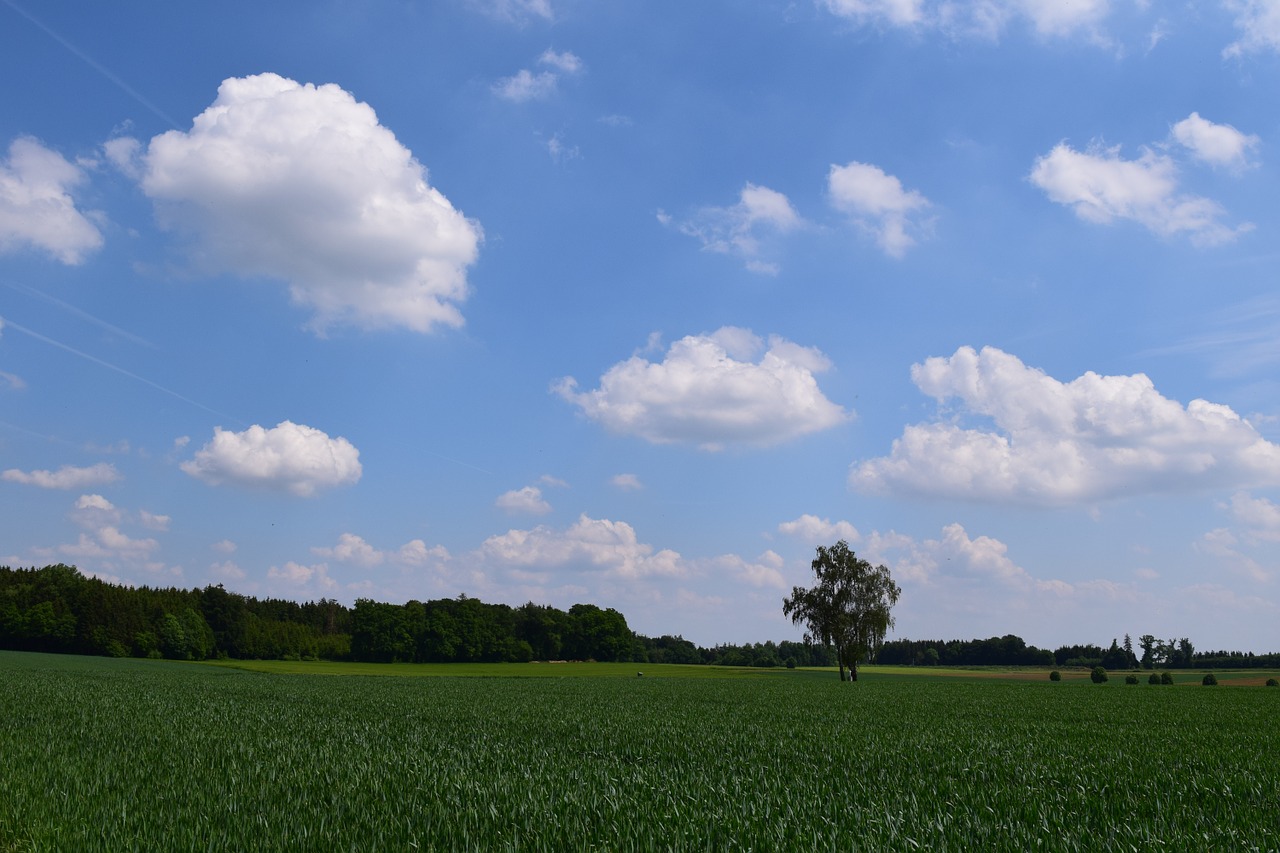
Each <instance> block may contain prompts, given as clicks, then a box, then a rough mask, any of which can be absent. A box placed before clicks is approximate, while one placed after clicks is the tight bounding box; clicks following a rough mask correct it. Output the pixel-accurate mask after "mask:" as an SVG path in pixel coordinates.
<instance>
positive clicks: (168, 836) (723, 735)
mask: <svg viewBox="0 0 1280 853" xmlns="http://www.w3.org/2000/svg"><path fill="white" fill-rule="evenodd" d="M565 666H566V667H571V666H572V665H565ZM636 668H637V667H636V666H634V665H632V666H631V668H630V669H631V677H628V678H623V677H615V678H609V677H585V676H584V677H570V676H569V672H570V669H566V670H565V672H566V676H565V677H540V678H522V677H502V673H503V672H504V671H503V670H502V669H496V670H494V671H493V672H492V673H489V674H491V675H493V676H494V677H487V678H478V677H454V676H448V675H439V676H438V677H430V678H390V677H372V676H367V675H349V676H345V677H334V676H333V675H309V674H297V673H292V674H291V673H274V672H252V671H246V670H243V669H236V668H231V667H215V666H207V665H196V664H179V663H168V662H162V661H135V660H110V659H97V658H76V657H58V656H45V655H35V654H19V653H9V652H0V757H2V758H3V760H2V761H0V850H3V851H9V850H103V851H108V850H109V851H119V850H246V849H275V850H378V849H386V850H413V849H419V850H609V851H613V850H737V849H741V850H762V851H763V850H810V849H818V850H841V851H846V850H857V849H867V850H871V849H874V850H916V849H921V850H976V849H982V850H1152V849H1166V850H1192V849H1194V850H1232V851H1235V850H1277V849H1280V689H1274V688H1272V689H1268V688H1264V687H1242V686H1235V687H1232V686H1225V684H1226V682H1225V681H1224V686H1219V687H1216V688H1212V687H1200V686H1198V684H1179V685H1176V686H1173V687H1160V686H1149V685H1146V684H1145V683H1144V684H1141V685H1137V686H1126V685H1124V684H1123V680H1122V679H1113V680H1112V681H1111V682H1109V683H1108V684H1105V685H1094V684H1091V683H1089V682H1088V681H1087V680H1084V681H1064V682H1061V683H1058V684H1051V683H1049V682H1048V681H1047V680H1035V681H1031V680H1020V679H1002V678H973V677H970V678H960V677H933V678H918V677H912V676H911V675H910V674H908V673H895V672H874V673H869V674H868V677H867V678H866V679H865V680H863V681H860V682H859V683H858V684H856V685H849V684H840V683H839V682H838V681H836V679H835V676H834V675H832V674H828V673H815V672H786V671H777V672H771V673H760V674H758V676H757V677H736V678H709V677H703V678H682V677H674V675H670V674H667V673H664V672H663V671H662V668H648V667H643V666H641V667H639V668H641V669H645V677H644V678H636V677H635V676H634V671H635V669H636ZM505 671H506V672H509V673H515V672H522V670H519V669H516V668H508V669H507V670H505ZM476 674H480V673H471V675H476Z"/></svg>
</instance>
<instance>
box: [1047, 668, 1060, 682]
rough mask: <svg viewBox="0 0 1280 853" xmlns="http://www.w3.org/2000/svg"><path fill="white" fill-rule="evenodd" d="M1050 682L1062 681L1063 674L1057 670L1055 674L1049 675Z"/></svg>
mask: <svg viewBox="0 0 1280 853" xmlns="http://www.w3.org/2000/svg"><path fill="white" fill-rule="evenodd" d="M1049 680H1050V681H1061V680H1062V673H1060V672H1058V671H1057V670H1056V669H1055V670H1054V671H1053V672H1051V673H1049Z"/></svg>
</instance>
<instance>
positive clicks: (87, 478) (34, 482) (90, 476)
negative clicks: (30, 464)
mask: <svg viewBox="0 0 1280 853" xmlns="http://www.w3.org/2000/svg"><path fill="white" fill-rule="evenodd" d="M119 479H120V472H119V471H117V470H116V468H115V466H114V465H110V464H108V463H106V462H99V463H98V464H97V465H90V466H88V467H86V468H77V467H76V466H74V465H63V466H62V467H61V468H59V469H58V470H57V471H43V470H42V471H20V470H18V469H17V468H10V469H9V470H7V471H4V472H0V480H4V481H5V482H7V483H22V484H23V485H27V486H39V487H40V488H42V489H84V488H87V487H89V486H100V485H103V484H106V483H114V482H116V481H117V480H119Z"/></svg>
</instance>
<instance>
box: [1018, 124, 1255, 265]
mask: <svg viewBox="0 0 1280 853" xmlns="http://www.w3.org/2000/svg"><path fill="white" fill-rule="evenodd" d="M1030 180H1031V182H1032V183H1033V184H1035V185H1036V186H1037V187H1039V188H1040V189H1041V190H1043V191H1044V193H1045V195H1047V196H1048V197H1049V199H1050V200H1051V201H1054V202H1057V203H1058V204H1061V205H1065V206H1067V207H1070V208H1071V209H1072V210H1074V211H1075V213H1076V215H1077V216H1079V217H1080V218H1081V219H1083V220H1085V221H1087V222H1094V223H1098V224H1101V225H1106V224H1109V223H1111V222H1112V221H1113V220H1116V219H1128V220H1132V221H1134V222H1137V223H1139V224H1140V225H1142V226H1143V227H1145V228H1147V229H1148V230H1149V231H1151V232H1152V233H1154V234H1157V235H1159V236H1161V237H1175V236H1181V235H1185V236H1186V237H1188V238H1189V239H1190V240H1191V242H1192V243H1194V244H1196V245H1202V246H1214V245H1219V244H1222V243H1227V242H1230V241H1232V240H1234V239H1235V238H1236V236H1237V235H1238V234H1239V233H1240V231H1242V230H1248V228H1249V227H1250V226H1248V225H1242V226H1237V227H1236V228H1231V227H1228V226H1227V225H1225V224H1223V222H1222V218H1223V216H1224V214H1225V211H1224V210H1223V209H1222V207H1221V206H1220V205H1219V204H1218V203H1217V202H1215V201H1213V200H1211V199H1207V198H1204V197H1202V196H1197V195H1191V194H1190V193H1185V192H1182V191H1181V190H1180V189H1179V186H1178V170H1177V167H1176V165H1175V164H1174V162H1173V160H1172V159H1171V158H1169V157H1168V156H1165V155H1163V154H1157V153H1156V152H1154V151H1152V150H1150V149H1146V150H1144V151H1143V153H1142V156H1141V157H1139V158H1138V159H1136V160H1125V159H1124V158H1123V157H1121V156H1120V151H1119V149H1118V148H1106V149H1103V148H1097V147H1095V148H1091V149H1090V150H1088V151H1076V150H1075V149H1074V148H1072V147H1071V146H1070V145H1067V144H1066V143H1059V144H1058V145H1056V146H1055V147H1054V149H1053V150H1052V151H1050V152H1049V153H1048V154H1045V155H1044V156H1042V157H1040V158H1038V159H1037V160H1036V162H1035V166H1034V167H1033V168H1032V170H1031V175H1030Z"/></svg>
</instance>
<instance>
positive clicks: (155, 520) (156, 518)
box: [138, 509, 173, 532]
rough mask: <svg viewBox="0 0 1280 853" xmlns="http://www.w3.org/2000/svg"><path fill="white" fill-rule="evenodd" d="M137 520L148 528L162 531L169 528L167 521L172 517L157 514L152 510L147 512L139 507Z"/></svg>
mask: <svg viewBox="0 0 1280 853" xmlns="http://www.w3.org/2000/svg"><path fill="white" fill-rule="evenodd" d="M138 520H139V522H140V523H141V524H142V526H143V527H145V528H147V529H148V530H157V531H161V532H163V531H165V530H168V529H169V523H170V522H171V521H172V520H173V519H171V518H170V517H169V516H167V515H157V514H155V513H153V512H147V511H146V510H145V509H140V510H138Z"/></svg>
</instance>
